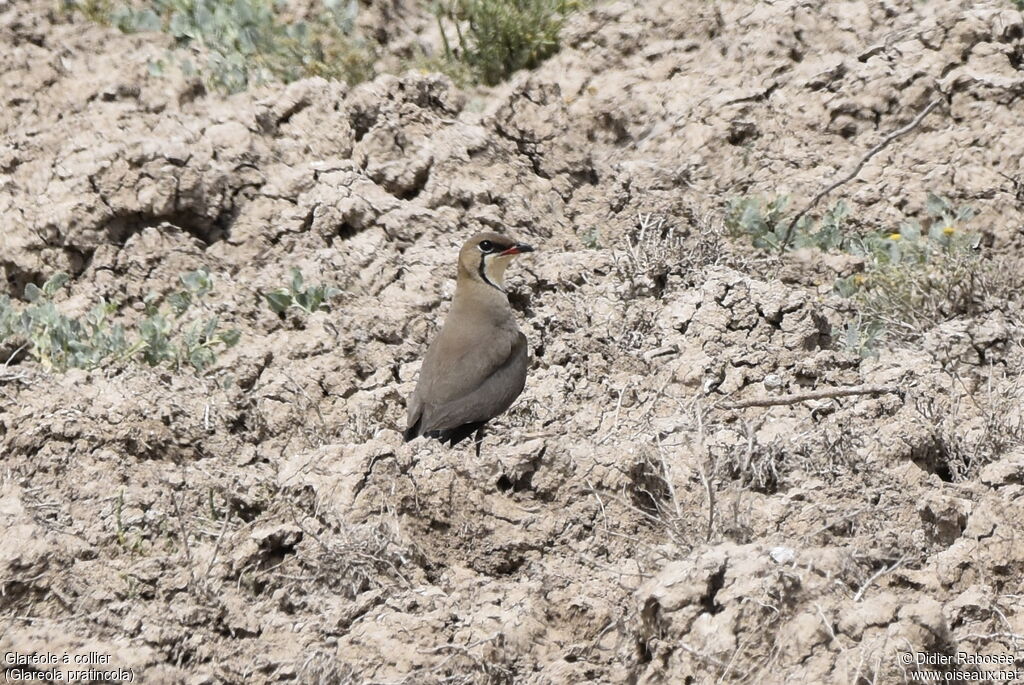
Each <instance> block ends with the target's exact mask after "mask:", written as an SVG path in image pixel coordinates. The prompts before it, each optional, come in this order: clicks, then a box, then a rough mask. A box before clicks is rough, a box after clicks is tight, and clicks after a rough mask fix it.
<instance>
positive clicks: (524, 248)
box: [498, 243, 533, 257]
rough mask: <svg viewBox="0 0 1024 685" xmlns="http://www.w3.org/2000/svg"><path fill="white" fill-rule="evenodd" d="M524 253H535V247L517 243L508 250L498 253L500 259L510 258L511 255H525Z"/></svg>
mask: <svg viewBox="0 0 1024 685" xmlns="http://www.w3.org/2000/svg"><path fill="white" fill-rule="evenodd" d="M524 252H533V247H531V246H530V245H527V244H526V243H516V244H515V245H513V246H512V247H510V248H508V249H507V250H503V251H501V252H499V253H498V256H499V257H509V256H511V255H516V254H523V253H524Z"/></svg>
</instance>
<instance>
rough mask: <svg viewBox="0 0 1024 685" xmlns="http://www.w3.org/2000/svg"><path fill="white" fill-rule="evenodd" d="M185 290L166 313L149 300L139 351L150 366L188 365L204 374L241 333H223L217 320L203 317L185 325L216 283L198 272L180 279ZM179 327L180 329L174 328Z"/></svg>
mask: <svg viewBox="0 0 1024 685" xmlns="http://www.w3.org/2000/svg"><path fill="white" fill-rule="evenodd" d="M179 279H180V281H181V284H182V285H183V286H184V288H183V289H181V290H177V291H175V292H173V293H171V294H170V295H168V296H167V299H166V302H167V309H164V310H161V309H159V308H158V307H157V306H156V303H157V299H158V298H157V297H156V296H155V295H154V294H152V293H151V294H150V295H148V296H146V299H145V300H144V304H145V307H146V318H144V319H143V320H142V322H141V323H140V324H139V339H138V342H137V343H136V344H135V346H134V347H133V348H132V350H133V351H138V352H139V353H140V354H141V355H142V358H143V360H144V361H145V362H146V363H147V364H149V365H150V366H156V365H158V364H161V363H163V362H165V361H167V362H171V363H172V364H174V365H175V366H180V365H181V364H182V363H184V362H187V363H188V364H190V365H191V366H192V368H193V369H195V370H196V371H197V372H203V371H205V370H207V369H208V368H210V367H211V366H213V364H214V363H216V361H217V354H216V350H217V348H222V349H227V348H229V347H234V346H235V345H236V344H237V343H238V340H239V338H240V336H241V334H240V332H239V331H238V329H235V328H231V329H221V328H220V319H219V318H218V317H217V316H210V317H206V318H204V317H203V316H202V315H200V316H199V317H197V318H195V319H192V320H191V321H188V322H186V321H185V320H184V318H183V317H184V316H185V314H186V312H188V311H189V309H191V308H192V307H193V306H194V305H196V304H199V303H200V302H201V300H202V299H203V298H204V297H205V296H206V295H207V294H209V293H210V292H211V291H212V290H213V280H212V279H211V278H210V273H209V272H208V271H207V270H206V269H197V270H195V271H190V272H188V273H185V274H182V275H181V276H180V277H179ZM175 324H177V326H175Z"/></svg>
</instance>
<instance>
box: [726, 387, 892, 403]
mask: <svg viewBox="0 0 1024 685" xmlns="http://www.w3.org/2000/svg"><path fill="white" fill-rule="evenodd" d="M899 391H900V389H899V388H896V387H893V386H891V385H854V386H850V387H847V388H828V389H826V390H809V391H807V392H798V393H795V394H792V395H779V396H777V397H754V398H751V399H749V400H741V401H739V402H730V403H729V404H723V405H719V406H720V407H721V408H722V409H743V408H746V407H775V406H781V405H787V404H797V403H799V402H806V401H807V400H824V399H829V398H832V397H849V396H850V395H883V394H898V393H899Z"/></svg>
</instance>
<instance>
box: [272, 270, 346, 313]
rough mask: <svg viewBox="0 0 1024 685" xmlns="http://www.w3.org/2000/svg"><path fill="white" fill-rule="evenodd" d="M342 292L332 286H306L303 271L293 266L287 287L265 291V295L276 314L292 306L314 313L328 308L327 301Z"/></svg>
mask: <svg viewBox="0 0 1024 685" xmlns="http://www.w3.org/2000/svg"><path fill="white" fill-rule="evenodd" d="M340 294H341V291H340V290H338V289H337V288H334V287H331V286H326V285H310V286H309V287H306V285H305V282H304V280H303V278H302V272H301V271H299V270H298V269H296V268H294V267H292V269H291V279H290V280H289V282H288V285H287V287H284V288H278V289H277V290H273V291H271V292H269V293H263V297H264V298H265V299H266V301H267V304H268V305H270V308H271V309H273V310H274V313H275V314H281V313H283V312H285V311H286V310H288V309H289V308H290V307H295V308H297V309H301V310H302V311H304V312H306V313H307V314H312V313H313V312H315V311H317V310H320V309H324V310H326V309H327V301H328V300H330V299H331V298H333V297H337V296H338V295H340Z"/></svg>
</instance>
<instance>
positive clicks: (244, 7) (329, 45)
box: [67, 0, 373, 92]
mask: <svg viewBox="0 0 1024 685" xmlns="http://www.w3.org/2000/svg"><path fill="white" fill-rule="evenodd" d="M67 1H72V0H67ZM86 2H90V3H94V4H95V3H97V2H100V0H83V2H77V3H75V4H77V5H84V4H85V3H86ZM82 11H83V13H85V14H86V16H89V12H88V11H86V10H85V9H84V7H83V9H82ZM358 11H359V4H358V2H357V0H324V3H323V6H322V7H321V8H320V11H319V12H317V13H315V14H314V15H313V16H312V17H311V18H309V19H308V20H307V21H297V20H291V19H289V18H288V17H287V16H286V6H285V4H284V3H283V2H281V1H280V0H140V1H137V2H135V3H133V4H131V5H125V6H121V7H119V8H117V9H112V10H109V11H108V14H107V20H108V21H109V22H110V23H112V24H114V25H115V26H117V27H118V28H119V29H121V30H122V31H125V32H136V31H162V32H164V33H167V34H169V35H170V36H172V37H173V38H174V41H175V44H176V46H177V47H179V48H182V49H184V50H187V51H189V52H191V53H192V55H191V57H184V58H180V59H177V60H176V61H177V62H178V65H179V66H180V68H181V69H182V71H183V72H185V73H186V75H192V74H196V75H198V76H200V77H201V78H202V80H203V82H204V83H205V84H206V85H207V86H209V87H211V88H215V89H218V90H224V91H227V92H236V91H240V90H244V89H245V88H248V87H249V86H251V85H257V84H260V83H264V82H267V81H283V82H289V81H294V80H296V79H300V78H304V77H308V76H323V77H325V78H336V79H343V80H346V81H348V82H350V83H356V82H359V81H363V80H365V79H366V78H368V77H369V76H370V75H371V73H372V66H373V54H372V51H371V50H370V49H369V48H368V47H367V46H366V45H365V44H364V43H363V42H362V41H360V40H359V39H358V38H357V37H356V36H355V33H354V27H355V18H356V15H357V13H358ZM193 59H195V60H196V62H197V63H198V65H199V66H196V64H194V63H193ZM163 69H164V63H163V62H159V63H154V64H152V65H151V71H153V72H154V73H161V72H162V71H163Z"/></svg>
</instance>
